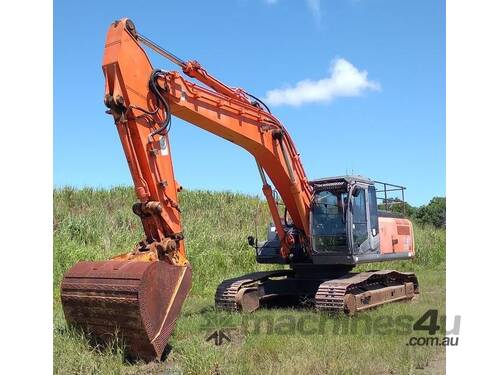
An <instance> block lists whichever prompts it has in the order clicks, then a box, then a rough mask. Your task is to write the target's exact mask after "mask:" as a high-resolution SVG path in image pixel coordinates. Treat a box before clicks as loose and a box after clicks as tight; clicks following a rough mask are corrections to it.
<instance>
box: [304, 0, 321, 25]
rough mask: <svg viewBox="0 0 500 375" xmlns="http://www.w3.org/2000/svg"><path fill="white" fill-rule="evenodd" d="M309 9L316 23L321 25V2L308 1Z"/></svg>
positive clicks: (317, 0)
mask: <svg viewBox="0 0 500 375" xmlns="http://www.w3.org/2000/svg"><path fill="white" fill-rule="evenodd" d="M307 7H308V8H309V10H310V11H311V13H312V15H313V17H314V20H315V21H316V23H317V24H318V25H319V24H320V23H321V3H320V0H307Z"/></svg>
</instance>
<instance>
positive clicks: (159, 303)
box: [61, 260, 191, 361]
mask: <svg viewBox="0 0 500 375" xmlns="http://www.w3.org/2000/svg"><path fill="white" fill-rule="evenodd" d="M190 288H191V266H189V265H188V266H175V265H171V264H168V263H166V262H164V261H154V262H142V261H115V260H109V261H101V262H80V263H77V264H75V265H74V266H73V267H72V268H71V269H70V270H69V271H68V272H67V273H66V274H65V275H64V279H63V282H62V285H61V300H62V305H63V310H64V315H65V317H66V320H67V322H68V324H70V325H72V326H75V327H80V328H83V329H84V330H85V331H87V332H89V333H90V334H91V336H92V337H94V338H95V339H97V341H98V342H103V343H109V341H110V340H111V339H113V338H114V337H116V334H117V333H118V335H119V337H122V338H123V340H124V343H125V351H126V353H127V354H128V355H129V356H130V357H133V358H141V359H144V360H146V361H149V360H154V359H160V357H161V355H162V353H163V350H164V349H165V346H166V345H167V342H168V339H169V337H170V335H171V334H172V331H173V329H174V326H175V321H176V319H177V316H178V315H179V313H180V310H181V307H182V304H183V302H184V300H185V299H186V296H187V294H188V292H189V290H190Z"/></svg>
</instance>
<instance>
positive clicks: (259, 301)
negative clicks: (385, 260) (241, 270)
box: [215, 269, 419, 315]
mask: <svg viewBox="0 0 500 375" xmlns="http://www.w3.org/2000/svg"><path fill="white" fill-rule="evenodd" d="M418 293H419V288H418V280H417V277H416V276H415V274H414V273H411V272H398V271H393V270H381V271H368V272H350V271H349V270H348V269H341V270H337V272H332V274H331V275H329V276H327V275H324V274H323V275H321V274H320V276H319V277H311V273H309V274H304V273H302V272H297V271H296V270H291V269H290V270H277V271H267V272H255V273H250V274H246V275H243V276H241V277H237V278H234V279H228V280H224V281H223V282H222V283H221V284H219V286H218V288H217V291H216V293H215V306H216V307H217V308H220V309H223V310H227V311H243V312H252V311H255V310H257V309H258V308H260V307H263V306H268V305H271V306H275V305H282V306H294V307H297V306H298V307H300V306H303V307H314V308H315V309H317V310H319V311H325V312H330V313H345V314H348V315H353V314H355V313H356V312H358V311H362V310H366V309H369V308H373V307H376V306H380V305H383V304H386V303H391V302H396V301H402V300H411V299H413V298H414V297H415V295H417V294H418Z"/></svg>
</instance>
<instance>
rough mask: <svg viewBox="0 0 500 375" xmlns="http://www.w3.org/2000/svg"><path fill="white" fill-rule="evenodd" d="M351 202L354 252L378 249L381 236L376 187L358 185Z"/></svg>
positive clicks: (370, 251) (367, 251) (368, 251)
mask: <svg viewBox="0 0 500 375" xmlns="http://www.w3.org/2000/svg"><path fill="white" fill-rule="evenodd" d="M372 188H373V190H372ZM350 203H351V223H350V225H351V234H352V237H351V238H352V252H353V254H367V253H372V252H375V251H378V248H379V236H378V217H377V216H378V215H377V210H376V208H377V202H376V196H375V188H374V187H373V186H356V187H355V188H354V189H353V194H352V195H351V202H350Z"/></svg>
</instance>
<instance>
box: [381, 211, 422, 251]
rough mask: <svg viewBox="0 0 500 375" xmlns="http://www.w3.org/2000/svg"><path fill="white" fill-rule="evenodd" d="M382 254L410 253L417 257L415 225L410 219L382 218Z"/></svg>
mask: <svg viewBox="0 0 500 375" xmlns="http://www.w3.org/2000/svg"><path fill="white" fill-rule="evenodd" d="M378 220H379V227H380V252H381V254H382V255H383V254H392V253H409V255H410V256H412V257H413V256H415V245H414V241H413V225H412V223H411V221H410V220H408V219H396V218H390V217H380V218H379V219H378Z"/></svg>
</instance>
